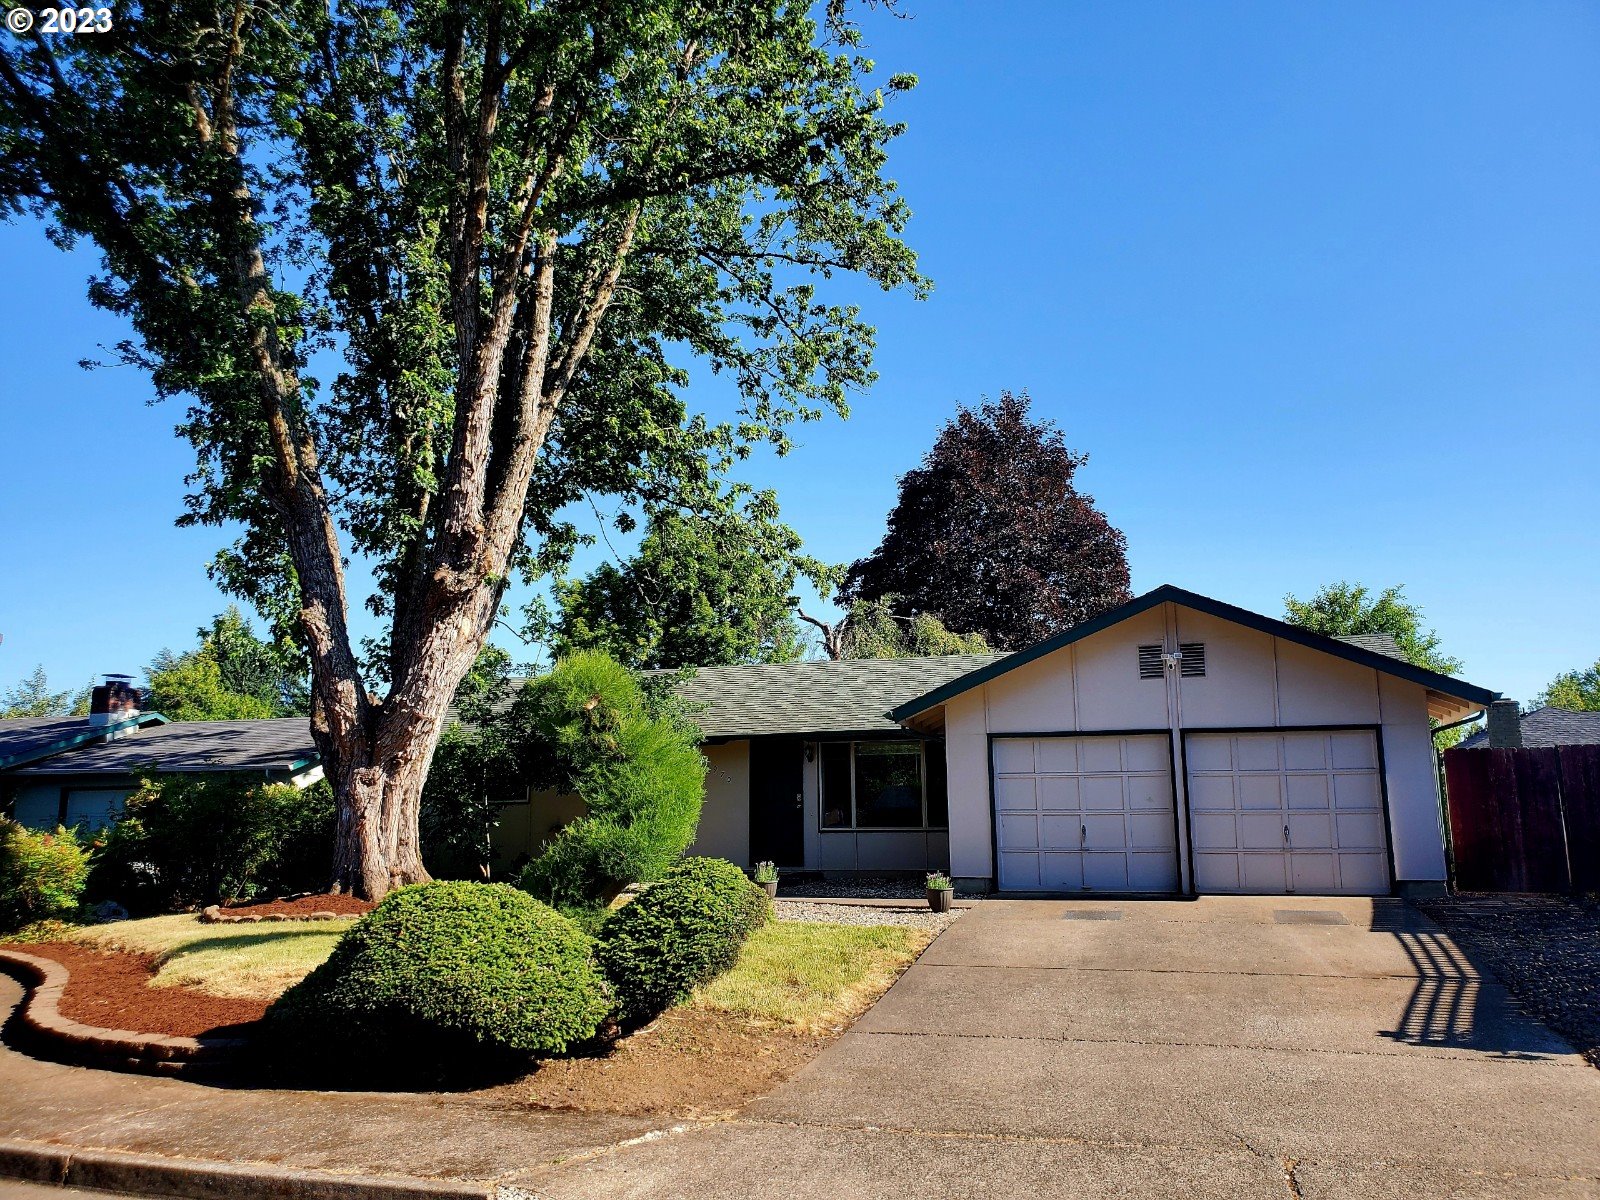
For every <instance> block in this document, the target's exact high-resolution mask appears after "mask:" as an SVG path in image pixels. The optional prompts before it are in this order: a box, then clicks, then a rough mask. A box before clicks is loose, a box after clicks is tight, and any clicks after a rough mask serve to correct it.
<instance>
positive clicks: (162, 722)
mask: <svg viewBox="0 0 1600 1200" xmlns="http://www.w3.org/2000/svg"><path fill="white" fill-rule="evenodd" d="M137 704H138V699H137V693H136V692H134V691H133V689H132V688H131V687H129V686H128V685H127V684H126V683H119V682H117V681H116V679H115V678H113V680H112V681H109V682H108V683H106V684H102V685H101V686H100V687H97V688H96V689H95V690H94V693H93V698H92V699H91V702H90V708H91V712H90V714H89V716H87V717H26V718H19V719H13V720H0V809H3V810H4V811H5V812H7V813H9V814H10V815H11V816H12V817H13V818H14V819H16V820H17V821H20V822H21V823H22V824H24V825H29V826H33V827H35V828H40V829H49V828H53V827H54V826H56V825H58V824H61V825H82V826H85V827H87V828H98V827H99V826H102V825H105V824H106V823H107V822H109V821H111V820H113V819H115V818H116V817H117V816H119V815H120V814H121V812H122V806H123V802H124V801H125V800H126V799H127V798H128V796H129V795H130V794H131V793H132V792H133V791H134V790H135V789H136V788H137V787H138V786H139V780H140V778H141V777H142V776H144V775H150V774H157V773H167V772H172V773H181V774H189V773H195V772H203V773H207V774H244V775H250V776H256V777H259V778H262V779H266V780H270V781H273V782H285V783H293V784H295V785H296V786H299V787H305V786H307V785H309V784H311V783H313V782H315V781H316V780H317V779H320V778H321V777H322V766H321V756H320V754H319V753H318V751H317V747H316V744H315V743H314V742H313V741H312V739H311V725H310V722H308V721H307V720H306V719H305V718H304V717H283V718H279V719H273V720H262V721H168V720H167V719H166V718H165V717H163V716H161V715H160V714H159V713H142V712H139V711H138V709H137Z"/></svg>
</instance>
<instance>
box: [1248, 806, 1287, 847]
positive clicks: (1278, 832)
mask: <svg viewBox="0 0 1600 1200" xmlns="http://www.w3.org/2000/svg"><path fill="white" fill-rule="evenodd" d="M1279 816H1280V814H1279V813H1277V812H1270V813H1240V814H1239V847H1240V848H1241V849H1244V850H1282V849H1283V822H1282V821H1281V820H1279Z"/></svg>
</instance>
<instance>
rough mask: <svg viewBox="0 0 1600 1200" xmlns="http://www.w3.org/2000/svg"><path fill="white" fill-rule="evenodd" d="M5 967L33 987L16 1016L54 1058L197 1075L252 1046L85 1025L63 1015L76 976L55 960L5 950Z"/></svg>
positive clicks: (0, 954)
mask: <svg viewBox="0 0 1600 1200" xmlns="http://www.w3.org/2000/svg"><path fill="white" fill-rule="evenodd" d="M0 970H4V971H5V972H6V974H8V975H11V976H13V977H15V978H16V979H18V980H19V981H20V982H21V983H22V984H23V986H24V987H26V988H27V993H28V994H27V996H26V998H25V999H24V1000H23V1002H22V1004H21V1005H20V1006H19V1007H18V1009H17V1015H16V1017H15V1018H14V1019H15V1020H16V1021H17V1022H18V1023H19V1025H20V1027H21V1029H22V1031H23V1032H24V1033H25V1034H26V1035H27V1036H28V1038H29V1039H30V1040H31V1041H33V1042H35V1043H37V1044H38V1046H39V1047H40V1048H43V1049H46V1050H49V1051H52V1052H53V1053H51V1054H50V1055H49V1057H54V1058H61V1059H65V1060H66V1061H68V1062H73V1063H77V1064H79V1065H81V1066H91V1067H103V1068H106V1069H109V1070H113V1071H132V1072H137V1073H140V1074H147V1075H148V1074H155V1075H191V1074H200V1073H203V1072H205V1071H209V1070H213V1069H215V1068H217V1067H220V1066H223V1065H226V1064H229V1063H232V1062H233V1061H235V1060H236V1059H237V1058H238V1057H239V1054H240V1052H241V1051H242V1050H243V1049H244V1047H245V1046H246V1044H247V1043H246V1041H245V1039H244V1038H193V1037H173V1036H170V1035H167V1034H160V1033H134V1032H131V1031H130V1030H126V1029H102V1028H101V1027H99V1026H98V1025H85V1024H83V1023H82V1022H81V1021H74V1020H73V1019H72V1018H70V1017H66V1016H63V1015H62V1013H61V1008H60V1004H61V996H62V993H63V992H64V991H65V990H66V987H67V982H68V980H69V979H70V978H71V976H70V974H69V972H68V971H67V968H66V967H64V966H62V965H61V964H60V963H58V962H56V961H55V960H54V959H50V958H43V957H40V956H39V955H34V954H24V953H23V952H22V951H20V950H9V949H5V948H0Z"/></svg>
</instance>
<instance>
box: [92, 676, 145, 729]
mask: <svg viewBox="0 0 1600 1200" xmlns="http://www.w3.org/2000/svg"><path fill="white" fill-rule="evenodd" d="M138 715H139V689H138V688H136V687H134V686H133V676H132V675H107V676H106V681H105V682H104V683H102V684H100V685H99V686H97V687H96V688H95V689H94V690H93V691H92V692H90V693H89V725H90V726H91V727H93V726H96V725H115V724H117V722H119V721H126V720H127V719H128V718H129V717H136V716H138Z"/></svg>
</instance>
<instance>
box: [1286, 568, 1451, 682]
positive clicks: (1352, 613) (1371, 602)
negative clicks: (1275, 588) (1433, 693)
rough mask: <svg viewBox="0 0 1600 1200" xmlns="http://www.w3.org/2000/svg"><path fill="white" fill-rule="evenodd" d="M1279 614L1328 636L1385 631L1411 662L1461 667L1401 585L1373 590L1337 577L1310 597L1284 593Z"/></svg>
mask: <svg viewBox="0 0 1600 1200" xmlns="http://www.w3.org/2000/svg"><path fill="white" fill-rule="evenodd" d="M1283 607H1284V614H1283V619H1284V620H1285V621H1287V622H1289V624H1291V625H1300V626H1303V627H1304V628H1306V629H1309V630H1311V631H1313V632H1314V633H1320V634H1323V635H1325V636H1327V637H1346V636H1349V635H1351V634H1357V633H1387V634H1389V635H1390V636H1391V637H1392V638H1394V640H1395V641H1396V642H1397V643H1398V644H1399V646H1400V649H1401V650H1403V651H1404V652H1405V656H1406V658H1407V659H1408V660H1410V662H1411V663H1412V664H1413V665H1415V666H1419V667H1426V668H1427V669H1428V670H1430V671H1438V672H1439V673H1440V674H1441V675H1454V674H1455V673H1456V672H1457V671H1459V670H1461V660H1460V659H1459V658H1453V657H1451V656H1450V655H1448V654H1446V653H1445V652H1444V651H1443V650H1441V649H1440V648H1439V635H1438V634H1437V633H1435V632H1434V631H1433V630H1432V629H1429V628H1427V627H1426V626H1425V625H1424V624H1423V618H1422V609H1421V608H1419V607H1418V606H1417V605H1415V604H1413V603H1411V601H1409V600H1407V599H1406V593H1405V588H1404V587H1403V586H1395V587H1387V588H1384V589H1383V590H1382V591H1379V592H1374V591H1373V590H1372V589H1371V588H1368V587H1366V586H1364V585H1363V584H1359V583H1347V582H1345V581H1344V580H1342V579H1341V580H1340V581H1339V582H1338V583H1330V584H1328V585H1327V586H1326V587H1324V588H1322V589H1320V590H1319V591H1318V592H1317V594H1316V595H1315V596H1313V597H1311V599H1309V600H1298V599H1296V598H1295V597H1294V596H1292V595H1290V596H1285V597H1284V598H1283Z"/></svg>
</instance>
